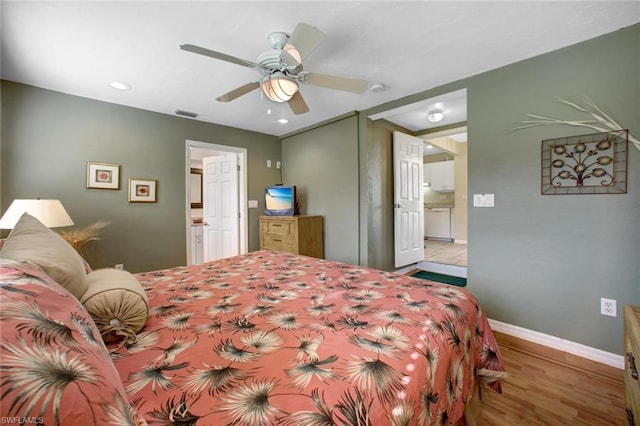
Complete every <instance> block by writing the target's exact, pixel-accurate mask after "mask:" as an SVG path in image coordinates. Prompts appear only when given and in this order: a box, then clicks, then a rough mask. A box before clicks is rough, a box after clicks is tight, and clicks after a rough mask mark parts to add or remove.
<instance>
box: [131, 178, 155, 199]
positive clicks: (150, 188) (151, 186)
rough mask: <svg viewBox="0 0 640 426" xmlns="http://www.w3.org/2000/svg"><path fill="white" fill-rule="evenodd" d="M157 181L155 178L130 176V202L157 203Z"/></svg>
mask: <svg viewBox="0 0 640 426" xmlns="http://www.w3.org/2000/svg"><path fill="white" fill-rule="evenodd" d="M156 193H157V181H156V180H155V179H141V178H129V202H130V203H155V202H156V201H157V200H156Z"/></svg>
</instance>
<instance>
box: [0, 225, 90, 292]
mask: <svg viewBox="0 0 640 426" xmlns="http://www.w3.org/2000/svg"><path fill="white" fill-rule="evenodd" d="M0 257H4V258H7V259H13V260H17V261H20V262H28V263H31V264H33V265H36V266H38V267H40V268H41V269H42V270H43V271H44V272H46V274H47V275H49V276H50V277H51V278H53V279H54V280H55V281H56V282H57V283H58V284H60V285H61V286H63V287H64V288H66V289H67V290H69V292H70V293H71V294H73V295H74V296H75V297H76V298H78V299H80V298H81V297H82V295H83V294H84V292H85V291H86V290H87V281H86V277H87V273H86V271H85V267H84V262H83V259H82V257H81V256H80V255H79V254H78V252H77V251H76V250H75V249H74V248H73V247H71V245H69V243H67V242H66V241H65V240H64V239H63V238H62V237H61V236H60V235H58V234H56V233H55V232H53V231H52V230H51V229H49V228H47V227H46V226H45V225H43V224H42V222H40V221H39V220H38V219H36V218H35V217H33V216H31V215H30V214H28V213H25V214H23V215H22V217H21V218H20V220H19V221H18V223H17V224H16V226H15V227H14V228H13V230H12V231H11V233H10V234H9V236H8V237H7V239H6V240H5V241H4V244H2V249H0Z"/></svg>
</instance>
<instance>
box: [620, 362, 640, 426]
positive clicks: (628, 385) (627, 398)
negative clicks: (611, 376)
mask: <svg viewBox="0 0 640 426" xmlns="http://www.w3.org/2000/svg"><path fill="white" fill-rule="evenodd" d="M634 382H635V383H634ZM638 401H640V385H639V384H638V381H637V380H635V379H633V378H632V377H631V374H630V373H629V372H628V371H627V372H626V373H625V376H624V402H625V407H626V408H627V410H628V411H630V412H631V414H632V418H633V421H634V422H633V423H629V425H630V426H640V409H639V408H638Z"/></svg>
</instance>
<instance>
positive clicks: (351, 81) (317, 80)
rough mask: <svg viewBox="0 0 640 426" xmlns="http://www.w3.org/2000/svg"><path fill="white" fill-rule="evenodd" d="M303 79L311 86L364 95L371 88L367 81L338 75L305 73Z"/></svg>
mask: <svg viewBox="0 0 640 426" xmlns="http://www.w3.org/2000/svg"><path fill="white" fill-rule="evenodd" d="M301 74H302V73H301ZM301 77H302V78H301V80H302V81H303V82H305V83H308V84H311V85H312V86H320V87H326V88H328V89H336V90H344V91H345V92H353V93H364V92H366V91H367V88H368V87H369V83H368V82H367V81H366V80H360V79H357V78H349V77H338V76H337V75H329V74H318V73H315V72H310V73H304V75H302V76H301Z"/></svg>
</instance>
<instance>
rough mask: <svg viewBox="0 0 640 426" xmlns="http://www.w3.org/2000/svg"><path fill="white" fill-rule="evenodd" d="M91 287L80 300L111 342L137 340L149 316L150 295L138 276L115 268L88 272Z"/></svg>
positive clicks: (124, 342) (128, 342) (129, 342)
mask: <svg viewBox="0 0 640 426" xmlns="http://www.w3.org/2000/svg"><path fill="white" fill-rule="evenodd" d="M87 282H88V286H89V288H88V289H87V291H86V292H85V294H84V296H82V298H81V299H80V302H82V304H83V305H84V307H85V308H86V310H87V312H89V314H90V315H91V316H92V317H93V320H94V321H95V322H96V325H97V326H98V330H100V333H101V334H102V337H103V338H104V340H105V341H107V342H112V341H116V340H121V339H122V340H121V343H122V344H131V343H135V341H136V340H137V337H136V333H137V332H138V331H140V330H141V329H142V327H143V326H144V323H145V322H146V321H147V317H148V316H149V306H148V303H147V295H146V293H145V291H144V289H143V288H142V285H140V283H139V282H138V280H137V279H136V277H134V276H133V275H131V274H130V273H129V272H127V271H121V270H118V269H113V268H104V269H96V270H95V271H92V272H89V274H88V275H87Z"/></svg>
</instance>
